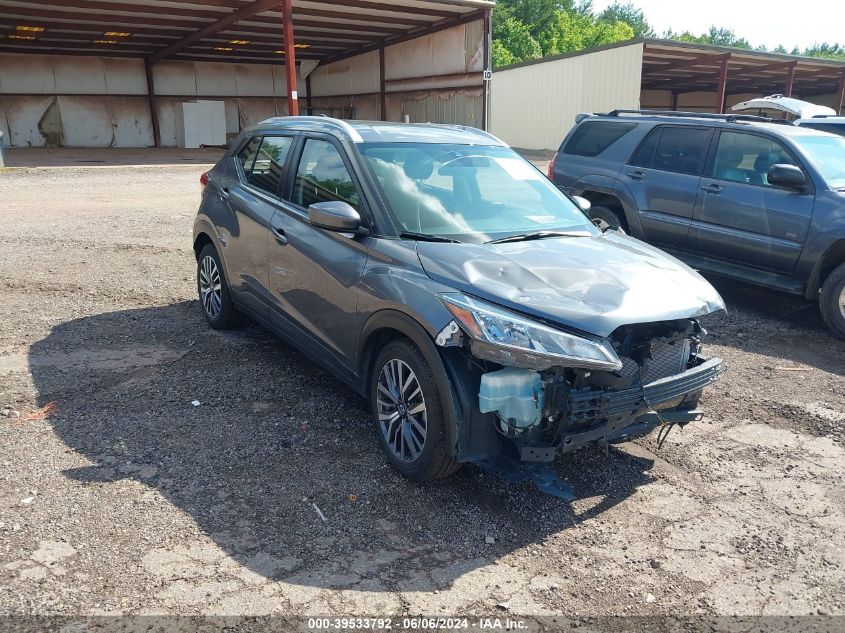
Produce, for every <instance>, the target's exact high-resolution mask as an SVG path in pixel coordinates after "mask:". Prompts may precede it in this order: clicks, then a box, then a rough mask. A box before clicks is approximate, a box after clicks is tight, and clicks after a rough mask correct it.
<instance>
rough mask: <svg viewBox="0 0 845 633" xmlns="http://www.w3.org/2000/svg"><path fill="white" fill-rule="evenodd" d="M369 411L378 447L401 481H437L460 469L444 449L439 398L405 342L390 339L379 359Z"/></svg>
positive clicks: (429, 371) (424, 365) (422, 364)
mask: <svg viewBox="0 0 845 633" xmlns="http://www.w3.org/2000/svg"><path fill="white" fill-rule="evenodd" d="M443 378H445V376H444V377H443ZM447 397H448V394H447ZM370 406H371V408H372V415H373V425H374V426H375V430H376V434H377V436H378V438H379V442H380V443H381V447H382V449H383V450H384V452H385V454H386V455H387V459H388V461H389V462H390V464H391V465H392V466H393V467H394V468H395V469H396V470H398V471H399V473H400V474H402V475H403V476H404V477H407V478H408V479H412V480H415V481H428V480H431V479H441V478H443V477H448V476H449V475H451V474H453V473H454V472H455V471H457V470H458V469H459V468H460V467H461V464H460V462H458V460H457V459H455V458H453V457H451V456H450V455H449V451H448V450H447V447H446V418H445V415H444V406H443V397H442V395H441V394H440V391H439V390H438V388H437V381H436V380H435V377H434V372H433V370H432V368H431V367H430V366H429V365H428V363H427V362H426V360H425V358H424V357H423V355H422V354H421V353H420V351H419V350H418V349H417V348H416V347H415V346H414V345H413V344H412V343H411V342H410V341H409V340H408V339H404V338H401V339H395V340H393V341H391V342H389V343H388V344H387V345H385V346H384V348H383V349H382V350H381V352H380V353H379V355H378V358H377V359H376V362H375V365H374V366H373V374H372V376H371V378H370Z"/></svg>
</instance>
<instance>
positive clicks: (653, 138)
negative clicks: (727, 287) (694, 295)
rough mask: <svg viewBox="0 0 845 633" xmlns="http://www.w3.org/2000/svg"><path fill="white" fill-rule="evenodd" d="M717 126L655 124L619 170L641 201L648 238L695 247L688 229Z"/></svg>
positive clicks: (674, 245)
mask: <svg viewBox="0 0 845 633" xmlns="http://www.w3.org/2000/svg"><path fill="white" fill-rule="evenodd" d="M712 136H713V131H712V129H710V128H703V127H693V126H687V125H671V126H669V125H666V126H661V127H658V128H655V129H654V130H653V131H652V132H651V133H650V134H649V135H648V136H647V137H646V138H645V140H644V141H643V142H642V144H641V145H640V147H639V148H638V149H637V151H636V152H634V155H633V157H632V159H631V161H630V162H629V164H627V165H625V166H624V167H623V168H622V171H621V172H620V174H619V179H618V182H617V187H619V186H622V187H625V188H626V189H627V190H628V192H629V194H630V195H631V196H632V197H633V199H634V200H635V201H636V204H637V209H638V210H639V218H640V223H641V225H642V227H643V234H644V236H645V239H646V241H648V242H649V243H652V244H659V245H662V246H666V247H669V248H673V249H679V250H687V249H688V248H689V242H688V234H689V227H690V222H691V221H692V214H693V210H694V209H695V197H696V194H697V192H698V184H699V180H700V177H701V170H702V169H703V167H704V161H705V159H706V156H707V151H708V149H709V148H710V141H711V139H712Z"/></svg>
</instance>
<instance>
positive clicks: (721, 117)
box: [602, 110, 772, 123]
mask: <svg viewBox="0 0 845 633" xmlns="http://www.w3.org/2000/svg"><path fill="white" fill-rule="evenodd" d="M620 114H641V115H643V116H673V117H679V118H686V119H714V120H717V121H727V122H728V123H738V122H740V121H758V122H761V123H771V121H772V119H769V118H767V117H764V116H754V115H752V114H712V113H709V112H678V111H677V110H611V111H610V112H608V113H607V114H604V115H602V116H619V115H620Z"/></svg>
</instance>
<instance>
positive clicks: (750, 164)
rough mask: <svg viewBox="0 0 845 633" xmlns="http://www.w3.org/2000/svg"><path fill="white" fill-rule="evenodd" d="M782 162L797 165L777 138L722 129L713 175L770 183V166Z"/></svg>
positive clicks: (727, 178)
mask: <svg viewBox="0 0 845 633" xmlns="http://www.w3.org/2000/svg"><path fill="white" fill-rule="evenodd" d="M778 163H781V164H783V163H786V164H788V165H795V161H794V160H793V158H792V156H791V155H790V154H789V152H787V151H786V149H785V148H784V147H783V145H781V144H780V143H778V142H777V141H774V140H772V139H768V138H765V137H763V136H757V135H755V134H743V133H742V132H722V134H721V135H720V136H719V146H718V147H717V149H716V160H715V161H714V163H713V178H717V179H719V180H730V181H733V182H744V183H749V184H752V185H767V186H768V184H769V181H768V173H769V168H771V166H772V165H776V164H778Z"/></svg>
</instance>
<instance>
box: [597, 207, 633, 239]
mask: <svg viewBox="0 0 845 633" xmlns="http://www.w3.org/2000/svg"><path fill="white" fill-rule="evenodd" d="M590 217H591V218H592V219H593V220H599V221H600V222H601V223H602V225H601V226H600V227H599V228H601V229H602V230H607V229H613V230H614V231H622V232H623V233H627V232H628V223H627V222H626V221H625V216H624V214H623V213H622V212H621V211H616V210H615V209H610V208H608V207H599V206H594V207H590Z"/></svg>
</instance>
